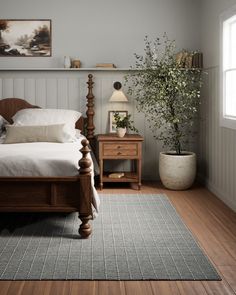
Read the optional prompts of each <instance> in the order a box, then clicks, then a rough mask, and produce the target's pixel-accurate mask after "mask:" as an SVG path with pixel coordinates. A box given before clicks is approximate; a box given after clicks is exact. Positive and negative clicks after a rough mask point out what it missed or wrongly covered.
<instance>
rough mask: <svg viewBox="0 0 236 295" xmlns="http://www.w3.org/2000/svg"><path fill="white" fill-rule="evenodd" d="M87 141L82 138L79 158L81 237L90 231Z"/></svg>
mask: <svg viewBox="0 0 236 295" xmlns="http://www.w3.org/2000/svg"><path fill="white" fill-rule="evenodd" d="M88 145H89V141H88V140H87V139H83V140H82V146H83V147H82V148H81V149H80V152H81V153H82V158H81V159H80V160H79V167H80V170H79V173H80V202H79V219H80V220H81V221H82V224H81V225H80V228H79V234H80V235H81V237H82V238H88V237H89V235H90V234H91V233H92V228H91V225H90V224H89V220H90V219H92V205H91V203H92V186H91V168H90V167H91V163H92V162H91V160H90V159H89V158H88V154H89V152H90V149H89V147H88Z"/></svg>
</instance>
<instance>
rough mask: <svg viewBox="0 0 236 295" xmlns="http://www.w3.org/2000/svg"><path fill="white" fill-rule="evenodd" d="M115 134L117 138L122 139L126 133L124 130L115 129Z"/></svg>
mask: <svg viewBox="0 0 236 295" xmlns="http://www.w3.org/2000/svg"><path fill="white" fill-rule="evenodd" d="M116 133H117V136H118V137H124V136H125V133H126V128H116Z"/></svg>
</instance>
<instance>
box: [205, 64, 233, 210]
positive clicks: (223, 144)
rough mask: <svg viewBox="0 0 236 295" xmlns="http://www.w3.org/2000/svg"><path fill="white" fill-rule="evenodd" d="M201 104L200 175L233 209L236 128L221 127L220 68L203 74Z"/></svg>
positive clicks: (211, 69)
mask: <svg viewBox="0 0 236 295" xmlns="http://www.w3.org/2000/svg"><path fill="white" fill-rule="evenodd" d="M202 93H203V94H202V106H201V121H200V124H201V147H200V155H201V160H200V167H201V178H202V179H203V180H204V181H205V183H206V186H207V187H208V188H209V189H210V190H211V191H212V192H213V193H215V194H216V195H217V196H218V197H219V198H221V199H222V201H224V202H225V203H226V204H228V206H230V207H231V208H232V209H234V210H235V211H236V131H235V130H232V129H227V128H223V127H220V122H219V105H220V101H219V67H214V68H210V69H208V70H207V74H205V76H204V88H203V91H202Z"/></svg>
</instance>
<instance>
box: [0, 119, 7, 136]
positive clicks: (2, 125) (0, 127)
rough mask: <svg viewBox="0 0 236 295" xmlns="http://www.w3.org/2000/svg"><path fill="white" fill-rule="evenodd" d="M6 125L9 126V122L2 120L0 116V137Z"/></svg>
mask: <svg viewBox="0 0 236 295" xmlns="http://www.w3.org/2000/svg"><path fill="white" fill-rule="evenodd" d="M7 124H9V122H8V121H7V120H6V119H5V118H3V116H1V115H0V137H1V136H2V134H3V132H4V131H5V127H6V125H7Z"/></svg>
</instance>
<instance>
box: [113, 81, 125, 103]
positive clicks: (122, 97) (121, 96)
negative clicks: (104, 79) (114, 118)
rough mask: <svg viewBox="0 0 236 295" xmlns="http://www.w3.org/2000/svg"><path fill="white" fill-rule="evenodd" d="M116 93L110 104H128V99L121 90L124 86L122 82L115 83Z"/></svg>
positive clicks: (114, 92)
mask: <svg viewBox="0 0 236 295" xmlns="http://www.w3.org/2000/svg"><path fill="white" fill-rule="evenodd" d="M113 87H114V91H113V93H112V96H111V97H110V99H109V101H110V102H128V99H127V97H126V96H125V94H124V92H123V91H122V90H121V87H122V84H121V83H120V82H115V83H114V84H113Z"/></svg>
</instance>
